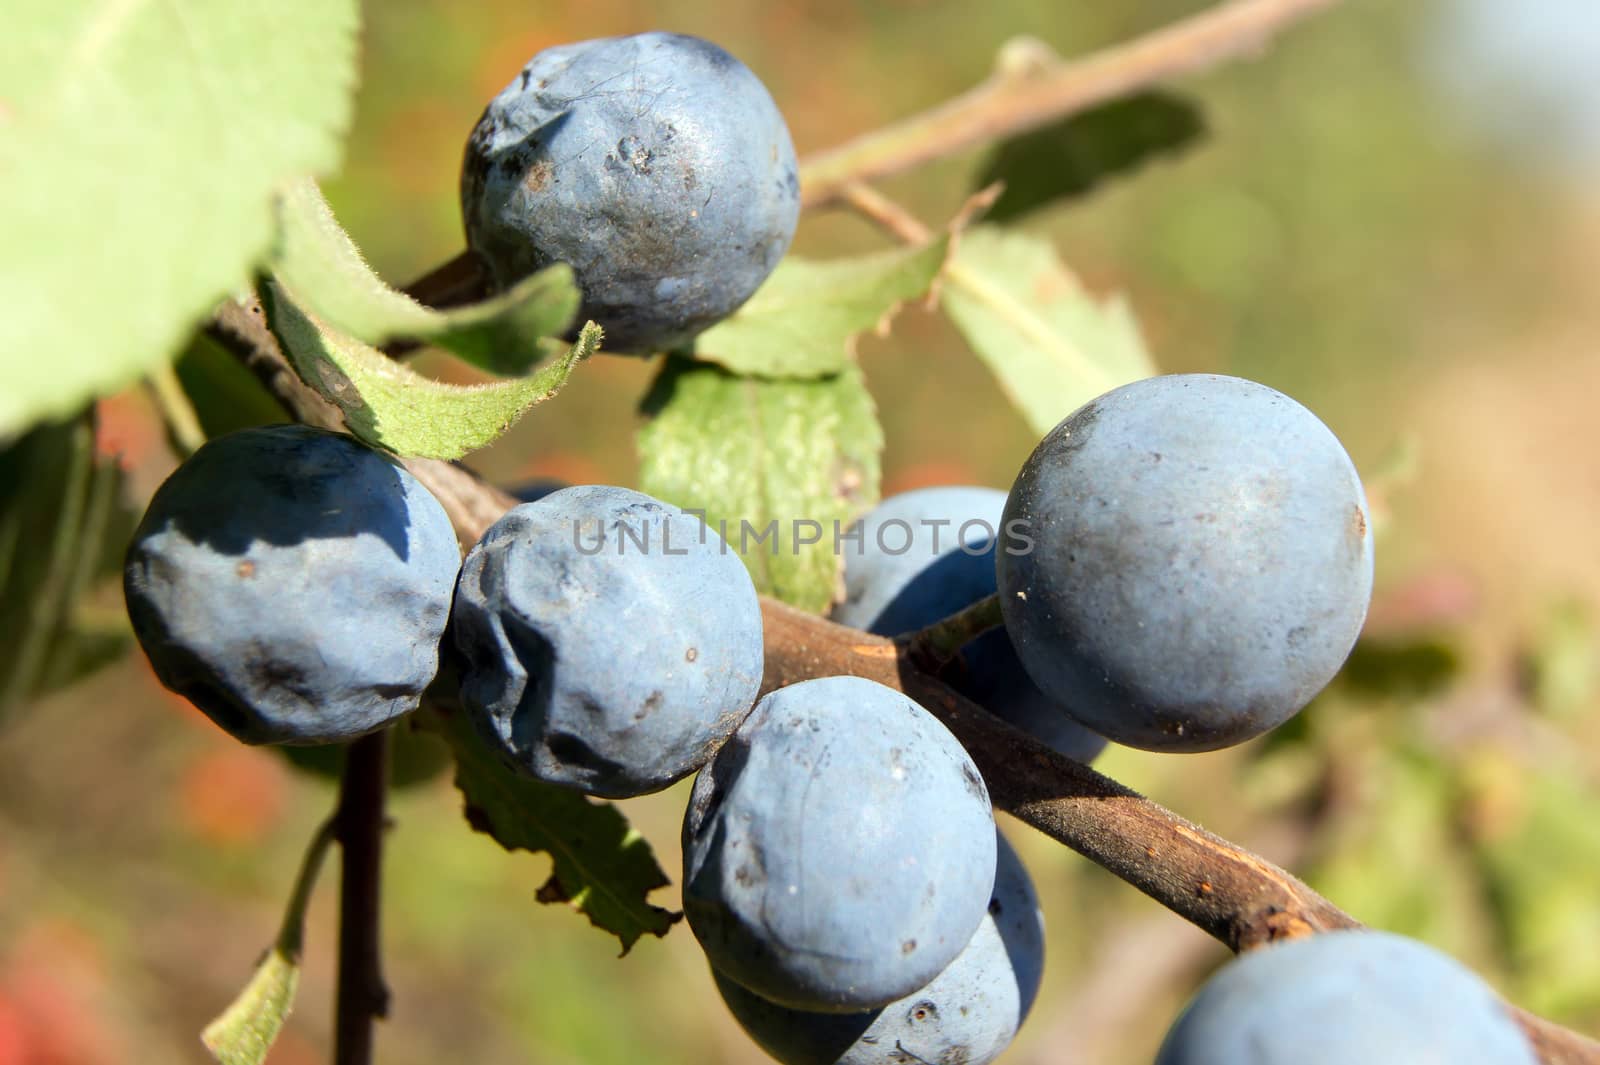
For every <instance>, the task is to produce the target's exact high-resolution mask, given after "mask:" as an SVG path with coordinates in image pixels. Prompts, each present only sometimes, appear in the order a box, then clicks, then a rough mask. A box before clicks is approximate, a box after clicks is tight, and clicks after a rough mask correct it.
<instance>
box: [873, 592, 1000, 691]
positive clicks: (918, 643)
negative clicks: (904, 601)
mask: <svg viewBox="0 0 1600 1065" xmlns="http://www.w3.org/2000/svg"><path fill="white" fill-rule="evenodd" d="M1002 624H1004V619H1003V618H1002V617H1001V616H1000V595H999V593H996V594H994V595H991V596H989V597H987V598H985V599H980V600H978V601H977V602H976V603H973V604H972V605H971V606H967V607H963V608H962V609H960V610H958V611H956V612H955V613H954V614H951V615H950V616H949V617H947V618H943V619H941V620H939V621H935V622H934V623H933V624H932V625H929V626H928V627H927V628H925V629H918V630H917V631H916V632H913V633H911V634H910V635H909V636H903V637H901V638H900V640H899V641H898V642H899V643H900V644H901V646H902V647H903V648H904V653H905V655H906V656H907V657H908V658H909V659H910V660H911V661H913V662H915V663H916V664H917V668H918V669H920V670H922V672H924V673H927V674H929V675H930V676H938V675H939V674H940V673H941V672H943V670H944V668H945V667H946V666H948V665H950V663H952V662H954V661H955V659H956V656H957V655H959V654H960V653H961V649H962V648H963V647H965V646H966V645H967V644H969V643H971V642H972V641H973V640H976V639H977V638H978V637H979V636H982V635H983V634H984V633H986V632H988V631H989V630H991V629H997V628H999V627H1000V626H1001V625H1002Z"/></svg>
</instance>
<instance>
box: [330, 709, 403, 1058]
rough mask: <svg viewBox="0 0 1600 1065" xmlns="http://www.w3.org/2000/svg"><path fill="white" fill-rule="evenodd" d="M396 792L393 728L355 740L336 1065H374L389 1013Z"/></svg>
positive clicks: (350, 758)
mask: <svg viewBox="0 0 1600 1065" xmlns="http://www.w3.org/2000/svg"><path fill="white" fill-rule="evenodd" d="M388 790H389V729H386V728H385V729H380V730H379V731H377V732H374V733H371V734H369V735H366V736H363V737H361V738H360V739H358V740H356V741H355V742H354V743H352V744H351V745H350V749H349V751H348V752H347V753H346V755H345V765H344V775H343V777H342V778H341V779H340V783H339V808H338V810H337V811H336V812H335V813H334V821H335V824H336V825H337V830H336V831H337V833H338V837H339V846H340V848H341V850H342V851H343V852H344V868H343V870H342V873H343V875H342V880H341V883H340V891H339V976H338V990H337V998H336V1001H335V1007H334V1013H335V1018H334V1050H333V1061H334V1065H371V1062H372V1060H373V1058H372V1042H373V1021H375V1020H376V1019H378V1018H380V1017H385V1016H387V1015H388V1012H389V989H388V987H387V986H386V985H385V984H384V980H383V971H382V963H381V959H380V954H379V920H378V918H379V906H378V903H379V897H380V890H381V878H382V865H383V828H384V800H385V798H386V796H387V794H388Z"/></svg>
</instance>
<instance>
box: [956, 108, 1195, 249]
mask: <svg viewBox="0 0 1600 1065" xmlns="http://www.w3.org/2000/svg"><path fill="white" fill-rule="evenodd" d="M1204 133H1205V120H1204V118H1203V117H1202V116H1201V114H1200V110H1199V108H1198V107H1196V106H1195V105H1194V104H1193V103H1192V102H1190V101H1189V100H1186V99H1184V98H1183V97H1181V96H1176V95H1174V94H1172V93H1165V92H1145V93H1140V94H1138V95H1136V96H1125V97H1123V98H1122V99H1120V100H1113V101H1112V102H1110V103H1108V104H1102V105H1101V106H1099V107H1096V108H1094V109H1092V110H1089V111H1085V112H1083V113H1082V114H1078V115H1074V116H1072V117H1071V118H1068V119H1065V120H1064V121H1061V122H1057V123H1055V124H1054V125H1050V126H1046V127H1045V128H1043V129H1041V130H1037V131H1035V132H1033V133H1029V134H1026V135H1024V136H1021V137H1014V138H1012V139H1011V140H1008V141H1006V142H1005V143H1003V144H1001V145H1000V146H999V147H998V148H996V149H995V150H994V152H993V153H991V154H990V156H989V158H988V161H987V162H986V163H985V164H984V166H983V169H982V170H981V171H980V172H979V174H978V177H977V180H976V181H975V182H974V183H973V186H974V187H975V188H985V187H987V186H989V185H992V184H994V183H995V182H996V181H1003V182H1005V191H1004V192H1003V193H1001V195H1000V198H999V199H998V200H996V201H995V203H994V206H992V207H990V208H989V211H988V213H987V214H986V215H985V220H986V221H990V222H1003V221H1014V220H1015V219H1017V218H1019V217H1021V216H1022V215H1025V214H1027V213H1028V212H1030V211H1034V210H1037V209H1038V208H1040V207H1046V206H1048V205H1050V204H1051V203H1054V202H1055V201H1057V200H1062V199H1071V198H1074V197H1079V196H1083V195H1084V194H1086V193H1088V192H1089V191H1091V190H1092V189H1094V188H1095V187H1096V186H1097V185H1099V184H1100V183H1101V182H1103V181H1106V180H1107V179H1109V178H1112V177H1115V176H1117V175H1119V174H1123V173H1125V172H1127V171H1129V170H1133V169H1134V168H1136V167H1138V166H1140V165H1142V164H1144V163H1146V162H1148V161H1150V160H1151V159H1153V158H1154V157H1156V156H1159V155H1171V154H1175V153H1177V152H1179V151H1182V150H1183V149H1185V148H1187V147H1189V146H1190V145H1192V144H1193V143H1194V142H1195V141H1196V140H1198V139H1199V138H1200V136H1201V135H1202V134H1204Z"/></svg>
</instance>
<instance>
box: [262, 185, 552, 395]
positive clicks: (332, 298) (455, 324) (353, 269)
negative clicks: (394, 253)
mask: <svg viewBox="0 0 1600 1065" xmlns="http://www.w3.org/2000/svg"><path fill="white" fill-rule="evenodd" d="M278 221H279V227H280V228H279V234H278V247H277V249H276V252H275V254H274V258H273V271H274V273H275V274H276V276H277V278H278V280H279V281H280V282H282V284H283V285H284V286H285V287H286V288H287V289H288V290H289V292H290V293H291V294H292V295H293V296H294V299H295V302H297V303H298V304H300V305H301V306H302V307H305V308H306V309H307V310H309V311H311V312H312V313H313V314H315V315H317V316H318V317H319V318H322V319H323V320H324V321H326V322H328V323H329V324H330V325H332V326H334V327H335V328H337V329H339V330H340V331H341V332H344V333H347V334H349V335H350V336H352V337H354V338H355V339H357V340H362V341H365V342H367V343H369V344H384V343H388V342H389V341H391V340H395V339H398V338H402V337H404V338H411V339H415V340H425V341H430V342H432V343H435V344H438V345H439V346H440V347H444V348H448V349H449V350H450V351H452V352H454V353H455V354H456V355H458V356H460V357H461V358H463V359H465V360H466V361H468V362H470V363H472V364H473V365H475V366H477V367H479V368H480V369H484V370H487V371H489V372H490V373H495V374H500V375H502V376H508V377H509V376H516V375H519V374H524V373H526V372H527V371H528V370H529V369H530V368H531V367H532V366H533V365H534V364H535V363H537V362H538V361H539V360H540V359H541V358H542V357H543V356H544V355H545V354H546V353H547V351H546V347H545V345H542V344H541V343H540V340H542V339H543V338H545V337H549V336H555V335H558V334H562V333H565V332H566V331H567V330H568V329H569V328H571V326H572V320H573V318H574V317H576V316H577V313H578V304H579V301H580V296H579V293H578V285H577V282H576V281H575V280H574V279H573V274H572V268H571V267H569V266H567V265H566V264H564V263H558V264H557V265H555V266H552V267H550V268H549V269H547V270H542V271H540V272H539V273H537V274H534V275H533V276H532V277H528V278H525V279H524V280H523V281H521V282H520V283H518V284H517V285H516V286H515V287H514V288H512V289H511V290H509V291H508V292H505V293H503V294H501V295H499V296H496V297H494V298H493V299H489V300H485V301H483V302H482V303H476V304H473V305H471V306H467V307H459V308H456V309H454V310H450V311H436V310H433V309H432V308H429V307H424V306H423V305H422V304H420V303H418V302H417V301H416V300H414V299H412V298H411V297H410V296H408V295H406V294H405V293H403V292H399V291H397V290H395V289H393V288H390V287H389V286H388V285H387V284H385V283H384V281H383V279H382V278H380V277H379V276H378V275H377V274H375V273H373V271H372V268H371V267H370V266H368V265H367V262H366V260H365V259H363V258H362V257H361V250H360V249H359V248H357V247H356V245H355V241H353V240H351V239H350V236H349V234H347V233H346V232H345V231H344V229H343V228H341V227H340V225H339V222H338V220H337V219H335V218H334V217H333V209H332V208H330V207H329V206H328V201H327V200H326V199H324V198H323V196H322V190H321V189H319V188H317V183H316V182H315V181H312V180H311V179H310V178H302V179H300V180H297V181H292V182H290V183H289V184H287V185H285V186H284V187H283V189H282V190H280V192H279V194H278Z"/></svg>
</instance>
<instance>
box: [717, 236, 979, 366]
mask: <svg viewBox="0 0 1600 1065" xmlns="http://www.w3.org/2000/svg"><path fill="white" fill-rule="evenodd" d="M949 252H950V238H949V237H940V238H939V239H938V240H935V241H932V242H930V243H929V244H927V245H926V246H924V247H921V248H913V249H910V250H892V251H887V252H880V253H878V254H876V255H864V256H861V257H859V258H855V259H837V260H833V261H829V262H810V261H807V260H805V259H799V258H796V257H794V256H789V257H788V258H786V259H784V260H783V262H781V263H779V264H778V268H777V269H776V270H774V271H773V273H772V276H771V277H769V278H768V279H767V281H766V283H765V284H763V285H762V286H761V287H760V288H759V289H757V290H756V294H755V295H754V296H751V297H750V300H749V302H748V303H746V304H745V305H744V306H743V307H740V308H739V310H738V311H736V312H734V314H733V315H732V316H731V317H729V318H727V319H725V320H723V321H722V322H719V323H718V324H717V325H714V326H712V327H711V328H710V329H708V330H706V331H705V332H704V333H701V334H700V335H699V336H698V337H696V338H695V341H694V356H695V358H697V359H702V360H705V361H707V362H714V363H717V364H718V365H720V366H724V367H726V368H727V369H729V370H732V371H733V372H734V373H740V374H757V375H760V376H762V377H822V376H825V375H827V374H831V373H837V372H839V371H840V370H842V369H844V367H845V366H846V365H848V364H849V362H850V360H851V359H852V358H853V357H854V355H855V338H856V336H857V334H859V333H861V332H863V331H865V330H868V329H877V330H879V331H880V332H886V331H887V329H888V326H889V323H890V321H891V320H892V319H893V318H894V316H895V314H896V313H898V312H899V310H900V308H901V307H902V306H903V305H904V304H905V303H906V301H908V300H913V299H917V298H919V297H921V296H926V295H927V294H928V291H929V289H930V288H932V287H933V282H934V280H935V279H936V278H937V277H938V276H939V271H940V270H941V269H942V268H943V266H944V262H945V259H946V257H947V256H948V255H949Z"/></svg>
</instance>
